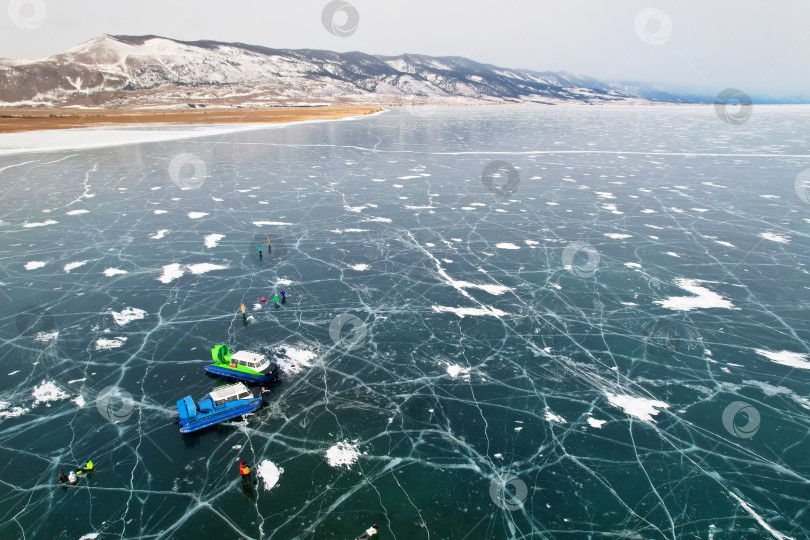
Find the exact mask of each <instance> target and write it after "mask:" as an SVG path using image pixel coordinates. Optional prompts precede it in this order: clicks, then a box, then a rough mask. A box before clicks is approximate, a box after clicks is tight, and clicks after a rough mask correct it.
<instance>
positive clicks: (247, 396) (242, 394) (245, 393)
mask: <svg viewBox="0 0 810 540" xmlns="http://www.w3.org/2000/svg"><path fill="white" fill-rule="evenodd" d="M239 399H250V393H249V392H243V393H241V394H239Z"/></svg>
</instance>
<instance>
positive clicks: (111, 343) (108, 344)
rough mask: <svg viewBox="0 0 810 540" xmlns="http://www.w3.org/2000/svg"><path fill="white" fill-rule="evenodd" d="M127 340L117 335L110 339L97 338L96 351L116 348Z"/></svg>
mask: <svg viewBox="0 0 810 540" xmlns="http://www.w3.org/2000/svg"><path fill="white" fill-rule="evenodd" d="M126 340H127V338H125V337H117V338H112V339H107V338H99V339H97V340H96V350H97V351H109V350H110V349H118V348H119V347H121V346H122V345H123V344H124V342H125V341H126Z"/></svg>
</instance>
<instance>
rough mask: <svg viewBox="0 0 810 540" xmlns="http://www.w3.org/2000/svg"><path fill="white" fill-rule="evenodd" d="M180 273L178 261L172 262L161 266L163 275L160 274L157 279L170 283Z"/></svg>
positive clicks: (179, 275) (181, 273)
mask: <svg viewBox="0 0 810 540" xmlns="http://www.w3.org/2000/svg"><path fill="white" fill-rule="evenodd" d="M182 275H183V269H182V268H181V267H180V263H172V264H167V265H166V266H164V267H163V275H161V276H160V277H159V278H158V279H159V280H160V282H161V283H171V282H172V281H174V280H175V279H178V278H179V277H181V276H182Z"/></svg>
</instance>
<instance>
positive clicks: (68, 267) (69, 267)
mask: <svg viewBox="0 0 810 540" xmlns="http://www.w3.org/2000/svg"><path fill="white" fill-rule="evenodd" d="M89 262H90V261H77V262H72V263H67V264H66V265H65V273H66V274H69V273H70V271H71V270H75V269H77V268H79V267H80V266H84V265H85V264H87V263H89Z"/></svg>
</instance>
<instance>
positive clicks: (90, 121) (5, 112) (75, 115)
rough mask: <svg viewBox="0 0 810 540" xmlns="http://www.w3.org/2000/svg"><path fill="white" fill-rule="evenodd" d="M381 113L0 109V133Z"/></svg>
mask: <svg viewBox="0 0 810 540" xmlns="http://www.w3.org/2000/svg"><path fill="white" fill-rule="evenodd" d="M380 111H382V109H381V108H380V107H373V106H361V105H340V106H333V105H329V106H323V107H272V108H263V109H254V108H250V109H238V108H223V109H219V108H205V109H64V108H62V109H33V108H31V109H29V108H10V109H0V133H19V132H24V131H38V130H51V129H74V128H84V127H102V126H139V127H145V126H161V125H163V126H166V125H201V124H208V125H213V124H248V123H266V124H278V123H287V122H302V121H307V120H337V119H340V118H348V117H352V116H363V115H367V114H373V113H377V112H380Z"/></svg>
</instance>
